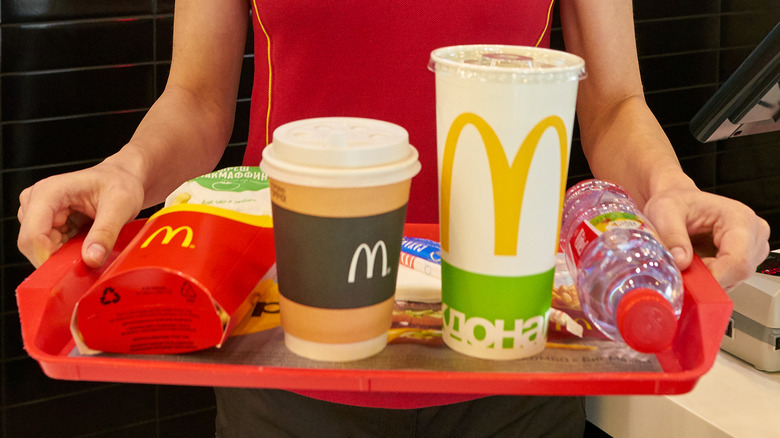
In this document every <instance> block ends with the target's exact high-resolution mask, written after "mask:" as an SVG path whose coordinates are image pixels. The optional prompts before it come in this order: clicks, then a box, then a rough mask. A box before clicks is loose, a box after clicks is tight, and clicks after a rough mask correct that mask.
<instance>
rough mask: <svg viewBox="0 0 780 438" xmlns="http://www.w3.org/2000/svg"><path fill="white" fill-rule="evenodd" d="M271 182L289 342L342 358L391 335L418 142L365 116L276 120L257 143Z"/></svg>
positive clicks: (304, 352) (361, 354) (303, 350)
mask: <svg viewBox="0 0 780 438" xmlns="http://www.w3.org/2000/svg"><path fill="white" fill-rule="evenodd" d="M260 167H261V168H262V169H263V170H264V171H265V172H266V173H267V174H268V179H269V181H270V183H271V202H272V210H273V221H274V241H275V247H276V265H277V274H278V280H279V294H280V301H279V305H280V311H281V321H282V328H283V329H284V334H285V338H284V340H285V345H286V346H287V347H288V349H290V350H291V351H292V352H294V353H296V354H298V355H300V356H303V357H307V358H310V359H315V360H325V361H347V360H357V359H362V358H365V357H368V356H371V355H373V354H376V353H378V352H380V351H382V349H384V347H385V345H386V344H387V332H388V330H389V329H390V325H391V323H392V312H393V303H394V293H395V284H396V276H397V268H398V261H399V257H400V251H401V240H402V238H403V228H404V222H405V219H406V204H407V202H408V201H409V189H410V186H411V180H412V177H413V176H414V175H416V174H417V173H418V172H419V171H420V162H419V160H418V154H417V150H416V149H415V148H414V147H413V146H411V145H410V144H409V136H408V134H407V132H406V130H405V129H403V128H402V127H400V126H398V125H394V124H392V123H387V122H383V121H379V120H371V119H361V118H343V117H342V118H333V117H331V118H317V119H306V120H299V121H296V122H292V123H288V124H286V125H282V126H280V127H279V128H277V129H276V130H275V131H274V138H273V142H272V143H271V144H270V145H269V146H268V147H267V148H266V149H265V150H264V151H263V161H262V162H261V163H260Z"/></svg>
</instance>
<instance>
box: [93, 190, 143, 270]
mask: <svg viewBox="0 0 780 438" xmlns="http://www.w3.org/2000/svg"><path fill="white" fill-rule="evenodd" d="M134 205H135V204H133V203H132V202H127V200H126V199H125V198H123V197H119V196H112V195H109V196H104V197H103V198H102V199H101V201H100V205H99V208H98V211H97V214H96V215H95V220H94V221H93V222H92V226H91V227H90V229H89V232H88V233H87V236H86V237H85V238H84V243H83V245H82V248H81V257H82V258H83V259H84V262H85V263H86V264H87V266H89V267H91V268H99V267H100V266H102V265H103V264H104V263H105V262H106V259H107V258H108V256H109V254H110V253H111V250H112V249H113V248H114V244H115V243H116V239H117V237H118V236H119V232H120V231H121V230H122V227H123V226H124V225H125V224H127V223H128V222H130V221H131V220H132V219H133V218H135V216H136V215H137V214H138V209H136V208H135V207H134Z"/></svg>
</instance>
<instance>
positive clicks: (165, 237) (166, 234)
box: [141, 225, 194, 248]
mask: <svg viewBox="0 0 780 438" xmlns="http://www.w3.org/2000/svg"><path fill="white" fill-rule="evenodd" d="M179 233H184V237H183V238H182V241H181V247H182V248H191V247H192V239H193V234H194V233H193V231H192V228H191V227H189V226H187V225H182V226H180V227H178V228H175V229H174V228H173V227H171V226H170V225H165V226H163V227H160V228H158V229H156V230H155V231H154V232H153V233H152V234H150V235H149V237H147V238H146V240H145V241H144V243H142V244H141V248H146V247H148V246H149V245H150V244H151V243H152V242H153V241H154V240H155V238H156V237H157V236H158V235H160V234H162V240H160V244H161V245H168V244H169V243H171V241H172V240H173V238H174V237H176V235H177V234H179Z"/></svg>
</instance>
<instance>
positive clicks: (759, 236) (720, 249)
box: [703, 210, 769, 290]
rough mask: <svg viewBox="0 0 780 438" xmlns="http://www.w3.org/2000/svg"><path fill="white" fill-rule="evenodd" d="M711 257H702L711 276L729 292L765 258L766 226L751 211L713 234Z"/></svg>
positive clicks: (717, 228) (718, 228)
mask: <svg viewBox="0 0 780 438" xmlns="http://www.w3.org/2000/svg"><path fill="white" fill-rule="evenodd" d="M712 242H713V244H714V245H715V246H716V247H717V253H716V254H715V256H714V257H706V256H705V257H703V260H704V263H705V264H706V265H707V267H708V268H709V269H710V271H711V272H712V275H713V276H714V277H715V279H717V280H718V282H719V283H720V284H721V286H723V288H724V289H726V290H730V289H732V288H734V287H735V286H737V285H738V284H739V283H740V282H742V281H744V280H745V279H747V278H748V277H750V275H751V274H752V273H753V272H754V271H755V268H756V266H758V265H759V264H760V263H761V262H762V261H763V260H764V259H765V258H766V256H767V255H768V254H769V225H768V224H767V223H766V221H765V220H763V219H762V218H760V217H758V216H756V215H755V214H753V212H752V210H750V211H745V212H744V213H743V214H742V215H739V216H735V217H734V218H733V219H731V223H727V224H725V225H718V226H717V227H716V229H715V230H714V231H713V239H712Z"/></svg>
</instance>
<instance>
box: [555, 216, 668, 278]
mask: <svg viewBox="0 0 780 438" xmlns="http://www.w3.org/2000/svg"><path fill="white" fill-rule="evenodd" d="M615 227H619V228H630V229H638V230H644V231H648V232H650V233H653V234H655V231H654V230H653V229H652V227H651V226H650V224H648V223H647V222H646V221H645V219H644V218H642V217H640V216H638V215H635V214H633V213H626V212H611V213H605V214H602V215H599V216H596V217H594V218H592V219H591V220H589V221H583V222H582V223H580V225H579V226H578V227H577V228H576V229H575V230H574V233H572V236H571V238H570V239H569V249H570V250H571V256H572V259H573V260H574V263H575V264H576V265H577V266H579V264H580V256H581V255H582V253H583V252H584V251H585V249H586V248H587V247H588V246H589V245H590V243H591V242H593V241H594V240H596V239H598V238H599V236H600V235H601V234H603V233H604V232H606V231H607V230H610V229H612V228H615Z"/></svg>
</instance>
